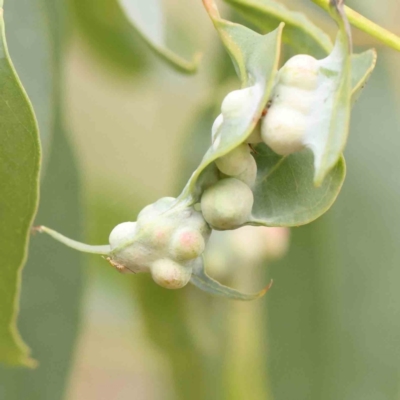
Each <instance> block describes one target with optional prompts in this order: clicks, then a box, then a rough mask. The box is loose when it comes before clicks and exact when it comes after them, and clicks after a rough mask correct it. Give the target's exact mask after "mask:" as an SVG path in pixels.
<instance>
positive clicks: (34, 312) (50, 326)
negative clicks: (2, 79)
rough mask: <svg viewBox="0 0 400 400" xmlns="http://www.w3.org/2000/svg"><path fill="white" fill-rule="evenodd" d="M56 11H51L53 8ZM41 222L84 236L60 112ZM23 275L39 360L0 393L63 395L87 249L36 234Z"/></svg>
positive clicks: (15, 398) (10, 377)
mask: <svg viewBox="0 0 400 400" xmlns="http://www.w3.org/2000/svg"><path fill="white" fill-rule="evenodd" d="M50 15H51V14H50ZM54 123H55V126H54V128H53V129H54V133H55V134H54V135H53V140H52V145H51V153H50V155H49V160H48V168H47V172H46V174H45V176H44V179H43V181H42V185H41V196H40V206H39V212H38V214H37V217H36V222H39V223H46V224H52V225H53V226H56V227H57V228H59V229H61V230H63V231H65V232H68V234H70V235H72V236H74V237H82V231H83V223H82V211H81V210H82V204H81V201H80V197H81V190H80V179H79V171H78V166H77V163H76V160H75V158H74V154H73V153H72V149H71V145H70V143H69V141H68V138H67V132H65V130H64V129H63V127H62V123H61V121H60V115H59V117H58V119H57V120H56V121H55V122H54ZM30 242H31V243H30V249H29V258H28V262H27V265H26V268H25V270H24V273H23V276H22V293H21V306H20V317H19V324H18V325H19V327H20V329H21V332H22V334H23V337H24V338H26V340H27V341H28V343H29V344H30V345H31V346H32V349H33V355H34V356H35V358H36V359H37V360H38V362H39V367H38V368H36V369H35V370H34V371H32V370H26V369H25V370H23V369H20V368H19V369H17V368H13V369H11V368H7V369H6V368H4V369H0V398H1V399H7V400H21V399H29V400H63V399H65V392H66V388H67V385H68V382H69V377H70V371H71V368H72V366H73V362H74V358H75V357H74V356H75V345H76V340H77V338H78V334H79V330H80V323H81V317H82V310H81V305H82V298H83V292H84V281H85V277H86V275H87V271H86V269H85V268H84V255H83V254H81V253H78V252H76V251H72V250H70V249H69V248H68V247H65V246H63V245H60V244H59V243H57V242H56V241H54V240H51V239H49V238H48V237H46V236H44V235H38V234H36V235H33V237H32V239H31V241H30Z"/></svg>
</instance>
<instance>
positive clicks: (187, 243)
mask: <svg viewBox="0 0 400 400" xmlns="http://www.w3.org/2000/svg"><path fill="white" fill-rule="evenodd" d="M204 248H205V241H204V237H203V235H202V234H201V232H200V231H199V230H193V229H190V228H183V229H180V230H178V231H177V232H176V233H175V235H174V236H173V238H172V240H171V255H172V256H173V258H174V259H176V260H182V261H187V260H192V259H194V258H197V257H198V256H200V255H201V254H202V253H203V251H204Z"/></svg>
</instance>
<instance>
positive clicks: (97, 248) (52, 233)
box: [33, 225, 111, 255]
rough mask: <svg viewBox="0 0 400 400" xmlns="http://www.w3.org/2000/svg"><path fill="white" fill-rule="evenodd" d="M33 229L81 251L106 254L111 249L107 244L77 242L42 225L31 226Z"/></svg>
mask: <svg viewBox="0 0 400 400" xmlns="http://www.w3.org/2000/svg"><path fill="white" fill-rule="evenodd" d="M33 230H34V231H37V232H45V233H47V234H48V235H50V236H51V237H52V238H53V239H56V240H58V241H59V242H61V243H63V244H65V245H66V246H68V247H71V248H73V249H75V250H78V251H82V252H84V253H92V254H102V255H108V254H109V253H110V251H111V248H110V246H109V245H104V246H92V245H90V244H86V243H81V242H77V241H76V240H72V239H69V238H67V237H66V236H64V235H61V233H58V232H56V231H53V229H50V228H47V227H46V226H43V225H42V226H38V227H35V228H33Z"/></svg>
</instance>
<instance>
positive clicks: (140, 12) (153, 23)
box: [118, 0, 201, 74]
mask: <svg viewBox="0 0 400 400" xmlns="http://www.w3.org/2000/svg"><path fill="white" fill-rule="evenodd" d="M118 3H119V5H120V7H121V9H122V10H123V11H124V13H125V16H126V18H127V20H128V21H129V22H130V24H131V26H132V28H133V29H134V30H135V31H136V32H137V33H139V35H140V36H141V37H142V38H143V40H145V42H146V43H147V44H148V46H149V47H150V49H152V50H153V51H154V52H155V54H157V55H158V56H160V57H161V58H162V59H163V60H164V61H166V62H167V63H168V64H170V65H171V66H172V67H174V68H176V69H177V70H179V71H180V72H184V73H188V74H192V73H194V72H196V71H197V67H198V64H199V61H200V57H201V54H199V53H196V54H195V55H194V56H193V58H192V60H191V61H187V60H185V59H184V58H182V57H180V56H178V55H177V54H175V53H174V52H173V51H171V50H170V49H169V48H168V47H167V44H166V42H165V32H164V20H163V12H162V7H161V2H160V0H146V1H142V0H118Z"/></svg>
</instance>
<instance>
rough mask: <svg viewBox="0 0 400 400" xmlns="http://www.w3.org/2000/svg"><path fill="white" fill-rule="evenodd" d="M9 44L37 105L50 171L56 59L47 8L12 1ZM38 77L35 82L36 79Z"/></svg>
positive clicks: (8, 16) (8, 4)
mask: <svg viewBox="0 0 400 400" xmlns="http://www.w3.org/2000/svg"><path fill="white" fill-rule="evenodd" d="M4 19H5V22H6V26H7V27H9V29H7V43H8V47H9V51H10V55H11V58H12V60H13V64H14V65H15V69H16V70H17V71H18V75H19V77H20V79H21V82H22V84H23V86H24V88H25V90H26V92H27V93H28V96H29V98H30V100H31V102H32V104H33V108H34V110H35V115H36V118H37V121H38V124H39V131H40V132H39V133H40V142H41V146H42V158H43V160H42V170H45V169H46V164H47V159H48V155H49V151H50V145H51V137H52V134H53V132H52V130H53V120H54V117H55V116H54V112H53V110H52V109H53V106H52V105H53V103H54V95H55V90H54V79H55V76H54V60H53V58H52V53H51V46H52V39H51V35H50V27H49V24H48V21H47V20H46V12H45V9H44V7H43V6H38V2H37V1H34V0H9V1H7V2H6V13H5V16H4ZM33 77H34V79H33Z"/></svg>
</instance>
